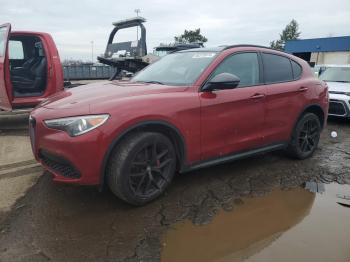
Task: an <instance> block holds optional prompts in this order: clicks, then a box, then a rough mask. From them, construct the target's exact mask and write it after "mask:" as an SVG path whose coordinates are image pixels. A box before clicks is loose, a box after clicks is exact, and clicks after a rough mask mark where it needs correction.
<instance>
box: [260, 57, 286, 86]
mask: <svg viewBox="0 0 350 262" xmlns="http://www.w3.org/2000/svg"><path fill="white" fill-rule="evenodd" d="M262 59H263V65H264V79H265V83H266V84H272V83H280V82H288V81H292V80H293V71H292V65H291V62H290V60H289V58H287V57H284V56H281V55H275V54H267V53H262Z"/></svg>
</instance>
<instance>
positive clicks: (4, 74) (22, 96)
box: [0, 24, 64, 111]
mask: <svg viewBox="0 0 350 262" xmlns="http://www.w3.org/2000/svg"><path fill="white" fill-rule="evenodd" d="M10 29H11V28H10V24H5V25H2V26H0V69H1V70H0V109H2V110H5V111H23V110H24V111H28V110H30V109H31V108H33V107H35V106H36V105H38V104H39V103H40V102H42V101H43V100H45V99H46V98H47V97H49V96H50V95H53V94H55V93H57V92H59V91H61V90H63V83H64V82H63V68H62V65H61V61H60V58H59V54H58V51H57V48H56V45H55V42H54V41H53V39H52V37H51V35H49V34H48V33H40V32H30V31H10Z"/></svg>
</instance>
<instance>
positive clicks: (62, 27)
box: [0, 0, 350, 61]
mask: <svg viewBox="0 0 350 262" xmlns="http://www.w3.org/2000/svg"><path fill="white" fill-rule="evenodd" d="M0 1H1V5H0V6H1V8H0V18H1V19H0V20H1V21H0V22H10V23H11V24H12V28H13V30H33V31H34V30H35V31H43V32H49V33H51V35H52V36H53V38H54V40H55V42H56V44H57V47H58V50H59V52H60V56H61V59H62V60H63V59H66V58H73V59H83V60H86V61H87V60H91V41H94V53H95V56H97V55H98V54H101V53H103V52H104V49H105V45H106V42H107V38H108V35H109V33H110V31H111V30H112V22H113V21H118V20H122V19H125V18H130V17H133V16H135V13H134V10H135V8H139V9H141V14H140V16H143V17H145V18H146V19H147V22H146V23H145V26H146V29H147V45H148V51H152V48H153V47H155V46H157V45H159V43H170V42H172V41H173V39H174V35H179V34H181V33H182V32H183V31H184V29H195V28H201V30H202V33H203V34H204V35H205V36H206V37H207V38H208V40H209V41H208V42H207V44H206V46H217V45H223V44H237V43H246V44H259V45H268V44H269V43H270V41H271V40H275V39H277V38H278V37H279V33H280V32H281V31H282V29H283V28H284V27H285V25H286V24H288V23H289V22H290V21H291V20H292V19H293V18H294V19H296V20H297V21H298V23H299V27H300V31H301V32H302V33H301V36H300V37H301V38H315V37H327V36H344V35H350V1H349V0H331V1H329V0H327V1H321V0H304V1H300V0H294V1H283V0H264V1H258V0H245V1H242V0H241V1H237V0H216V1H212V0H211V1H208V0H201V1H197V0H171V1H161V0H142V1H140V0H139V1H134V0H125V1H121V0H114V1H112V0H100V1H97V0H87V1H78V0H75V1H74V0H60V1H57V0H55V1H51V0H30V1H25V0H11V1H8V0H7V1H5V0H0ZM117 37H118V39H119V40H120V41H128V40H134V39H136V29H135V30H131V29H129V30H127V31H125V30H124V31H120V32H118V33H117Z"/></svg>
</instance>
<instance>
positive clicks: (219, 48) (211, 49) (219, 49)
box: [178, 44, 291, 55]
mask: <svg viewBox="0 0 350 262" xmlns="http://www.w3.org/2000/svg"><path fill="white" fill-rule="evenodd" d="M238 47H255V48H261V49H267V50H272V51H275V52H280V53H284V54H287V55H291V54H289V53H286V52H283V51H281V50H276V49H273V48H270V47H266V46H260V45H249V44H239V45H222V46H217V47H205V48H192V49H186V50H181V51H178V52H182V53H185V52H222V51H224V50H227V49H231V48H238Z"/></svg>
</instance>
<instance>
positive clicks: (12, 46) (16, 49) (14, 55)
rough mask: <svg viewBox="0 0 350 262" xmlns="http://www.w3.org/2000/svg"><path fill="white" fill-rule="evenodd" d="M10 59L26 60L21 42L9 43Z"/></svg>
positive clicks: (11, 41)
mask: <svg viewBox="0 0 350 262" xmlns="http://www.w3.org/2000/svg"><path fill="white" fill-rule="evenodd" d="M9 58H10V59H24V53H23V45H22V42H21V41H14V40H10V41H9Z"/></svg>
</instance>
